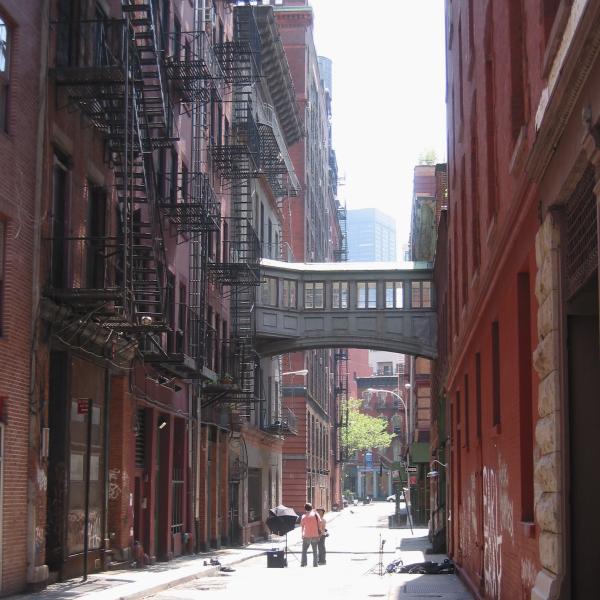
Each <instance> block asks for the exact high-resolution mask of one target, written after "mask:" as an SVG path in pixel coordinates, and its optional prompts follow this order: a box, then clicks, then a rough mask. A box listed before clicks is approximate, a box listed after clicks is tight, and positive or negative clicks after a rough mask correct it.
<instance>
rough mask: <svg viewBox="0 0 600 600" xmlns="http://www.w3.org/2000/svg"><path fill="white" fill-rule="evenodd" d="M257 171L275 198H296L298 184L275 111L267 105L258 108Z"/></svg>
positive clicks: (298, 188)
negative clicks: (261, 174) (258, 146)
mask: <svg viewBox="0 0 600 600" xmlns="http://www.w3.org/2000/svg"><path fill="white" fill-rule="evenodd" d="M258 133H259V140H260V154H259V170H260V172H261V173H263V174H264V175H265V177H266V178H267V181H268V182H269V184H270V186H271V189H272V191H273V193H274V195H275V196H277V197H283V196H297V195H298V191H299V190H300V182H299V181H298V178H297V177H296V172H295V171H294V166H293V164H292V159H291V158H290V155H289V153H288V150H287V145H286V143H285V141H284V139H283V135H282V133H281V129H280V127H279V123H278V122H277V117H276V116H275V110H274V109H273V107H272V106H270V105H268V104H263V105H262V106H260V107H259V113H258Z"/></svg>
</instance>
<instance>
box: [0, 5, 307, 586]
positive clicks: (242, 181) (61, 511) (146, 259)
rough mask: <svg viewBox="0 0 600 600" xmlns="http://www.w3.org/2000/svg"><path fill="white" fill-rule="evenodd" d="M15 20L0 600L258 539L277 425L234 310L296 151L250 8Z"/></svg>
mask: <svg viewBox="0 0 600 600" xmlns="http://www.w3.org/2000/svg"><path fill="white" fill-rule="evenodd" d="M22 4H23V3H21V4H19V3H14V2H11V1H10V0H7V1H1V2H0V119H1V126H2V132H1V133H0V161H1V164H2V171H3V173H4V176H3V177H2V181H1V182H0V249H1V251H0V286H1V289H0V292H1V303H0V309H1V313H0V326H1V334H2V337H1V338H0V353H2V358H3V365H4V370H3V371H2V372H1V375H0V409H1V410H0V438H1V439H0V441H1V442H2V445H0V460H1V462H0V478H1V479H0V492H1V494H2V495H1V497H0V501H1V503H2V510H0V517H1V518H0V534H2V535H0V545H1V547H0V593H2V594H4V593H11V592H15V591H19V590H23V589H24V588H25V587H26V586H30V587H34V586H42V585H45V584H47V583H48V582H49V581H52V580H55V579H64V578H67V577H70V576H74V575H79V574H81V573H82V572H85V571H86V570H87V572H90V571H95V570H101V569H104V568H107V567H108V565H109V564H115V563H117V564H119V563H121V564H124V565H128V564H131V563H132V562H135V563H136V564H138V565H139V564H144V563H147V562H153V561H155V560H170V559H171V558H173V557H175V556H178V555H180V554H184V553H189V552H192V551H194V550H200V549H206V548H208V547H218V546H220V545H221V544H225V543H232V542H233V543H247V542H248V541H250V540H251V539H252V538H253V536H258V535H264V534H265V529H264V525H263V521H264V519H265V518H266V516H267V510H268V508H269V507H270V506H271V505H272V504H277V503H279V502H280V501H281V464H282V461H281V447H282V444H283V436H284V435H286V434H288V433H291V427H290V425H292V419H291V413H290V414H288V413H286V414H285V416H286V420H285V423H286V424H287V428H286V430H285V431H284V430H283V428H282V422H283V421H282V417H283V411H282V406H281V386H280V384H279V381H280V378H281V375H280V373H281V370H282V369H281V365H280V361H279V360H277V359H264V360H262V361H261V360H259V359H258V357H257V355H256V352H255V351H254V348H253V343H254V340H253V334H252V332H253V327H252V306H253V302H252V299H253V297H254V295H255V294H256V291H257V290H258V288H259V285H260V282H261V280H260V275H259V263H260V257H261V255H264V256H269V257H279V256H280V254H281V246H282V240H283V234H282V217H281V212H280V209H281V205H280V202H279V199H280V198H282V197H283V196H290V197H291V196H293V195H294V194H295V192H296V190H297V188H298V185H297V183H296V181H295V175H294V171H293V167H292V164H291V160H290V159H289V156H288V154H287V145H291V144H293V143H294V142H295V141H297V139H299V137H300V136H301V134H302V128H301V120H300V116H299V111H298V106H297V104H296V99H295V96H294V89H293V84H292V79H291V76H290V73H289V67H288V64H287V61H286V59H285V53H284V51H283V47H282V45H281V41H280V39H279V34H278V31H277V26H276V23H275V18H274V15H273V9H272V7H270V6H259V7H248V6H240V7H237V6H234V4H235V3H233V2H226V1H223V0H219V1H218V2H213V3H212V5H211V6H210V7H207V9H206V10H204V11H202V10H197V9H199V7H200V6H199V5H198V6H196V5H194V4H193V3H187V2H179V3H172V2H169V1H166V0H164V1H155V2H152V1H149V2H143V3H142V2H133V1H129V0H123V1H119V0H109V1H106V2H92V1H87V0H82V1H81V2H69V1H63V0H51V1H47V2H43V3H42V6H41V11H40V10H39V7H36V11H33V12H32V10H30V9H29V8H28V7H27V6H25V5H24V4H23V5H22ZM282 83H283V85H282ZM17 107H19V110H17ZM9 163H10V166H9ZM15 167H16V168H15ZM261 293H262V290H261ZM26 474H27V475H26ZM7 478H8V479H7ZM24 506H27V507H28V508H27V519H26V521H27V522H26V524H25V523H24V524H23V527H19V528H12V530H11V529H7V528H3V527H2V523H3V522H4V523H6V522H7V520H8V519H12V520H14V521H19V522H22V521H23V518H22V514H23V507H24Z"/></svg>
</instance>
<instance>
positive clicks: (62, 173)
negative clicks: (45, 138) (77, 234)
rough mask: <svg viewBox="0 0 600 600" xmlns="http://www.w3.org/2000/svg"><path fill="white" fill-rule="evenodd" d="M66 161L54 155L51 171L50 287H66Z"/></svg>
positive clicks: (67, 176)
mask: <svg viewBox="0 0 600 600" xmlns="http://www.w3.org/2000/svg"><path fill="white" fill-rule="evenodd" d="M67 161H68V159H67V158H66V157H63V156H59V155H58V154H55V155H54V167H53V170H52V215H51V227H52V230H51V236H52V250H51V259H50V260H51V269H50V280H51V284H52V287H54V288H57V289H60V288H65V287H67V255H68V252H67V242H66V240H65V236H66V232H67V222H68V215H67V211H68V179H69V171H68V167H67V164H68V162H67Z"/></svg>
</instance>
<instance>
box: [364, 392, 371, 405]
mask: <svg viewBox="0 0 600 600" xmlns="http://www.w3.org/2000/svg"><path fill="white" fill-rule="evenodd" d="M362 399H363V408H369V405H370V404H371V392H368V391H364V392H363V393H362Z"/></svg>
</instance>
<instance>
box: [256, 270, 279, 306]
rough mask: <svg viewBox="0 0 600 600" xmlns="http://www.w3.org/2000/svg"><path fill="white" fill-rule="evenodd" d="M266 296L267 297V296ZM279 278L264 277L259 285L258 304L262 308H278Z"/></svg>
mask: <svg viewBox="0 0 600 600" xmlns="http://www.w3.org/2000/svg"><path fill="white" fill-rule="evenodd" d="M267 295H268V296H267ZM278 299H279V278H278V277H271V276H269V275H267V276H265V277H264V278H263V280H262V281H261V284H260V302H261V304H262V305H263V306H272V307H276V306H278Z"/></svg>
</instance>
